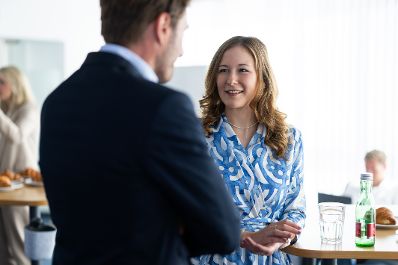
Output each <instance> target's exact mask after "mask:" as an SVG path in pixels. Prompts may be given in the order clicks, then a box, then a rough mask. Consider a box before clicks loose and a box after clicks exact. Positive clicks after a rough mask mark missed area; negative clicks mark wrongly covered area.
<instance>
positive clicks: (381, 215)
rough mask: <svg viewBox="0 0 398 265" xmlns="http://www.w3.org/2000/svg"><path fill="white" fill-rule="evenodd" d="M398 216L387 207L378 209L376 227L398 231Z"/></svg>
mask: <svg viewBox="0 0 398 265" xmlns="http://www.w3.org/2000/svg"><path fill="white" fill-rule="evenodd" d="M397 219H398V218H397V216H394V213H393V212H392V211H391V210H390V209H388V208H387V207H380V208H377V209H376V227H377V228H384V229H398V220H397Z"/></svg>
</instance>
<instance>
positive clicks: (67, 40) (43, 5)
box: [0, 0, 103, 75]
mask: <svg viewBox="0 0 398 265" xmlns="http://www.w3.org/2000/svg"><path fill="white" fill-rule="evenodd" d="M100 31H101V30H100V9H99V1H98V0H83V1H80V0H67V1H63V0H0V38H3V39H4V38H5V39H30V40H54V41H61V42H63V43H64V45H65V46H64V48H65V75H70V74H71V73H72V72H73V71H74V70H76V69H77V68H78V67H79V66H80V64H81V63H82V62H83V60H84V58H85V56H86V54H87V52H89V51H94V50H98V48H99V47H100V45H102V43H103V39H102V37H101V34H100Z"/></svg>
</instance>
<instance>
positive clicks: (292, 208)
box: [283, 129, 306, 227]
mask: <svg viewBox="0 0 398 265" xmlns="http://www.w3.org/2000/svg"><path fill="white" fill-rule="evenodd" d="M292 137H293V147H292V148H294V150H293V165H292V172H291V177H290V185H289V190H288V192H287V197H286V201H285V205H284V209H285V210H284V214H283V219H289V220H291V221H293V222H295V223H297V224H298V225H300V226H301V227H304V222H305V217H306V214H305V207H306V205H305V195H304V186H303V177H304V175H303V164H304V163H303V162H304V157H303V142H302V137H301V133H300V132H299V131H298V130H296V129H293V134H292Z"/></svg>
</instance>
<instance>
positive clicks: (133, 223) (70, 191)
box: [40, 52, 240, 265]
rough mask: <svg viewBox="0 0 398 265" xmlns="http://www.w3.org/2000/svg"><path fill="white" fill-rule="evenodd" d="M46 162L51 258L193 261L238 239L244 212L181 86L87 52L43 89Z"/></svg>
mask: <svg viewBox="0 0 398 265" xmlns="http://www.w3.org/2000/svg"><path fill="white" fill-rule="evenodd" d="M40 168H41V170H42V174H43V179H44V184H45V190H46V194H47V198H48V201H49V206H50V211H51V215H52V219H53V222H54V224H55V225H56V227H57V228H58V231H57V238H56V247H55V251H54V259H53V261H54V264H55V265H60V264H74V265H79V264H87V265H88V264H90V265H91V264H92V265H94V264H112V265H116V264H139V265H143V264H150V265H154V264H172V265H176V264H187V263H189V257H190V256H197V255H201V254H206V253H228V252H231V251H233V250H234V249H235V248H237V247H238V245H239V234H240V233H239V217H238V214H237V211H236V209H235V208H234V205H233V202H232V200H231V198H230V196H229V194H228V192H227V190H226V187H225V184H224V182H223V180H222V177H221V176H220V172H219V171H218V169H217V168H216V167H215V165H214V163H213V161H212V159H211V158H210V157H209V155H208V151H207V146H206V143H205V140H204V136H203V130H202V128H201V126H200V123H199V122H198V119H197V118H196V116H195V114H194V111H193V107H192V103H191V102H190V100H189V99H188V98H187V96H185V95H184V94H182V93H180V92H176V91H174V90H172V89H169V88H166V87H165V86H162V85H159V84H156V83H153V82H149V81H147V80H144V79H142V78H141V77H140V75H139V74H138V73H137V71H136V70H135V69H134V67H132V65H131V64H130V63H129V62H128V61H126V60H124V59H123V58H121V57H119V56H117V55H114V54H111V53H105V52H97V53H90V54H89V55H88V56H87V59H86V60H85V62H84V63H83V65H82V66H81V68H80V69H79V70H78V71H76V72H75V73H74V74H73V75H72V76H71V77H69V78H68V79H67V80H66V81H64V82H63V83H62V84H61V85H60V86H59V87H58V88H56V89H55V90H54V91H53V92H52V93H51V94H50V95H49V96H48V98H47V99H46V101H45V103H44V105H43V109H42V116H41V141H40Z"/></svg>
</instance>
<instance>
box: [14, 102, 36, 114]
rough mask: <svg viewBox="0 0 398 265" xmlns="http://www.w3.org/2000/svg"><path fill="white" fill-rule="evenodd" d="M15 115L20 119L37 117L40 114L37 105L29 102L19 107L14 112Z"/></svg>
mask: <svg viewBox="0 0 398 265" xmlns="http://www.w3.org/2000/svg"><path fill="white" fill-rule="evenodd" d="M13 113H14V114H13V115H16V116H18V117H20V116H21V115H29V114H30V115H32V114H33V115H35V114H38V108H37V105H36V104H35V103H34V102H33V101H27V102H25V103H23V104H21V105H19V106H17V107H16V108H15V109H14V111H13Z"/></svg>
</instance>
